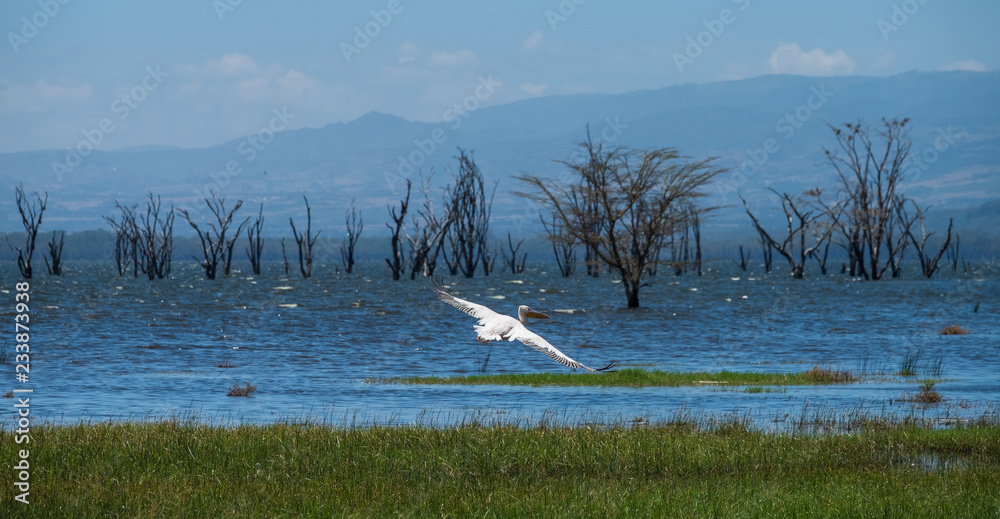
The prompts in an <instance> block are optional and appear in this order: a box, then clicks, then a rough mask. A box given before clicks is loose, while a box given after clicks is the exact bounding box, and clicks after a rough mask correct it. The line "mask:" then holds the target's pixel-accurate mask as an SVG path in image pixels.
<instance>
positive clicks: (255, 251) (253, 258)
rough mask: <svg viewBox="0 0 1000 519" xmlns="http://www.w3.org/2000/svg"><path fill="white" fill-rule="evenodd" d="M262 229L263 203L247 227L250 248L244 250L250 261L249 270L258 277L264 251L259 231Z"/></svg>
mask: <svg viewBox="0 0 1000 519" xmlns="http://www.w3.org/2000/svg"><path fill="white" fill-rule="evenodd" d="M263 227H264V202H261V203H260V210H259V211H257V219H256V220H254V222H253V224H251V225H250V226H249V227H247V239H249V240H250V246H249V247H247V248H246V249H245V250H246V252H247V258H249V259H250V269H251V270H253V273H254V275H260V255H261V253H262V252H263V250H264V241H263V238H261V230H262V229H263Z"/></svg>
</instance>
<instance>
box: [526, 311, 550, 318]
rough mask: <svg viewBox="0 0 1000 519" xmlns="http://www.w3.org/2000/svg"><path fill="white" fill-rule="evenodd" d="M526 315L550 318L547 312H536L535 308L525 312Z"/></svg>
mask: <svg viewBox="0 0 1000 519" xmlns="http://www.w3.org/2000/svg"><path fill="white" fill-rule="evenodd" d="M524 315H525V316H527V317H530V318H532V319H548V318H549V316H547V315H545V314H543V313H541V312H536V311H534V310H528V311H527V312H524Z"/></svg>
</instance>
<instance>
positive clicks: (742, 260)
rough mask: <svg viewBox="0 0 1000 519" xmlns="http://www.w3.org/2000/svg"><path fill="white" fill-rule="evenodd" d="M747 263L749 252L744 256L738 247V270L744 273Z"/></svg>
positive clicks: (741, 249)
mask: <svg viewBox="0 0 1000 519" xmlns="http://www.w3.org/2000/svg"><path fill="white" fill-rule="evenodd" d="M749 263H750V252H749V251H748V252H747V253H746V254H744V253H743V246H742V245H740V261H739V263H737V265H739V266H740V270H742V271H743V272H746V270H747V265H748V264H749Z"/></svg>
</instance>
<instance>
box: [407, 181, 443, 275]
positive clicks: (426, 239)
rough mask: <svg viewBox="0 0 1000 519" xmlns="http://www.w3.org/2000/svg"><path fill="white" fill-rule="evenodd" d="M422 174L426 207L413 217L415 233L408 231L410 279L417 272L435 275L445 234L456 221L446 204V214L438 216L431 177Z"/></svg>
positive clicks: (422, 189) (422, 188)
mask: <svg viewBox="0 0 1000 519" xmlns="http://www.w3.org/2000/svg"><path fill="white" fill-rule="evenodd" d="M433 175H434V172H433V171H432V172H431V174H430V175H429V176H428V178H426V179H424V178H423V176H421V179H420V184H421V186H420V189H421V191H422V192H423V194H424V208H423V209H422V210H419V211H417V215H418V218H414V219H413V234H412V235H411V234H410V233H406V239H407V240H408V241H409V242H410V279H416V277H417V273H421V274H422V275H423V276H424V277H431V276H433V275H434V270H435V269H437V259H438V256H439V255H440V254H441V249H442V247H444V240H445V235H446V234H448V229H450V228H451V224H452V222H453V221H454V213H452V212H451V208H450V207H449V206H448V205H447V204H445V208H444V215H442V216H440V217H439V216H438V215H437V211H435V210H434V202H433V201H432V200H431V197H430V177H432V176H433Z"/></svg>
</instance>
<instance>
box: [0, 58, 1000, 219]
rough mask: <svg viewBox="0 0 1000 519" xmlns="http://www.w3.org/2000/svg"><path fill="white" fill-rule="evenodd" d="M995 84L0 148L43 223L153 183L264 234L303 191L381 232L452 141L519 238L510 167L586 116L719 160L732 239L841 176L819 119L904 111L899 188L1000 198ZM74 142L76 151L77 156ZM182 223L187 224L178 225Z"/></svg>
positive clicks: (935, 78)
mask: <svg viewBox="0 0 1000 519" xmlns="http://www.w3.org/2000/svg"><path fill="white" fill-rule="evenodd" d="M997 92H1000V73H967V72H937V73H909V74H903V75H899V76H893V77H879V78H873V77H827V78H814V77H799V76H763V77H757V78H752V79H746V80H740V81H728V82H718V83H710V84H698V85H696V84H688V85H681V86H674V87H668V88H663V89H659V90H646V91H637V92H630V93H626V94H620V95H596V94H594V95H591V94H579V95H569V96H557V97H542V98H535V99H530V100H525V101H520V102H516V103H512V104H508V105H503V106H494V107H489V108H481V109H478V110H475V111H472V112H466V113H464V114H462V115H457V116H455V117H454V118H451V119H449V120H446V121H442V122H436V123H424V122H412V121H406V120H403V119H400V118H398V117H394V116H391V115H385V114H379V113H369V114H367V115H365V116H363V117H361V118H359V119H357V120H355V121H351V122H349V123H336V124H330V125H328V126H325V127H322V128H315V129H300V130H292V131H285V132H279V133H273V134H272V133H270V132H269V131H264V132H263V133H259V134H256V135H251V136H247V137H245V138H240V139H235V140H232V141H229V142H225V143H222V144H218V145H216V146H212V147H209V148H202V149H178V148H171V147H163V146H142V147H137V148H129V149H122V150H115V151H97V152H92V153H89V154H85V152H86V148H87V146H86V144H84V145H82V146H81V147H80V149H79V150H43V151H31V152H22V153H7V154H0V177H2V178H3V180H4V184H5V185H7V186H14V185H16V184H18V183H22V182H23V183H24V185H25V188H26V189H27V190H28V191H29V192H30V191H35V190H37V191H40V192H41V191H47V192H48V193H49V209H48V211H47V212H46V214H45V223H44V224H43V228H44V229H45V230H51V229H54V228H61V229H67V230H71V231H74V230H84V229H98V228H104V227H106V226H105V224H104V222H103V221H102V220H101V216H103V215H111V214H113V213H114V212H115V210H114V203H115V201H116V200H117V201H119V202H123V203H129V204H131V203H139V204H142V202H143V200H144V198H145V196H146V193H148V192H152V193H154V194H156V195H161V196H162V197H163V198H164V200H165V201H166V202H167V203H173V204H175V205H177V206H183V207H189V208H195V210H196V213H195V214H197V215H198V216H200V217H201V218H204V217H205V216H206V214H205V211H204V210H202V209H201V208H202V207H204V204H203V202H200V200H201V198H202V197H203V196H205V194H207V193H208V191H209V190H215V191H217V192H219V193H220V194H221V195H222V196H224V197H226V199H227V200H228V201H230V204H231V203H234V202H235V201H236V200H237V199H242V200H244V202H245V206H244V209H243V210H242V214H244V215H245V216H249V215H250V214H251V213H254V214H255V213H256V211H257V205H258V204H259V203H261V202H264V212H265V218H266V225H265V234H270V235H276V234H282V235H284V234H290V233H289V232H288V228H289V227H288V218H289V217H290V216H292V217H295V218H296V219H299V218H304V213H305V210H304V204H303V201H302V196H303V195H306V196H308V197H309V201H310V205H311V206H312V213H313V228H314V229H323V230H324V235H325V236H339V235H340V234H341V233H342V232H343V220H344V211H345V209H346V208H347V207H348V205H349V204H350V202H351V200H352V199H354V198H356V199H357V205H358V207H359V208H360V209H361V210H362V211H363V216H364V219H365V222H366V225H367V228H366V232H370V233H381V232H383V231H384V229H385V227H384V225H383V222H385V221H387V212H386V206H387V205H389V204H396V203H397V200H398V198H399V197H400V196H401V195H402V191H401V190H402V188H403V186H404V183H403V182H402V181H401V180H400V177H399V173H400V172H402V173H403V174H404V175H409V178H411V179H413V181H414V184H415V185H414V191H415V192H414V197H415V199H418V198H419V197H420V195H419V192H418V191H417V187H418V182H417V178H418V177H417V174H416V171H418V170H420V171H423V172H424V173H425V174H426V173H427V172H429V171H430V169H431V168H433V169H434V170H435V171H436V172H437V173H436V175H435V176H434V185H435V186H443V185H444V184H445V183H447V182H448V181H449V180H450V174H449V173H448V172H447V170H448V168H449V167H452V166H453V165H454V164H456V161H455V160H454V158H453V156H454V155H455V153H456V148H457V147H462V148H464V149H467V150H473V151H474V152H475V158H476V161H477V163H478V164H479V166H480V167H481V169H482V170H483V172H484V174H485V175H486V176H487V177H488V178H489V179H491V180H495V181H497V182H498V190H497V195H496V205H495V209H494V214H495V216H496V223H495V229H497V230H498V231H501V232H505V231H506V230H507V229H511V230H513V231H514V232H515V233H528V232H533V231H534V230H535V228H536V224H535V222H536V221H537V211H536V210H535V208H533V207H530V206H529V205H528V204H526V203H525V201H524V200H523V199H519V198H517V197H515V196H513V195H512V194H511V192H512V191H515V190H518V189H521V188H522V186H520V185H519V184H518V183H517V182H516V181H515V180H513V179H512V177H513V176H514V175H517V174H520V173H523V172H532V173H539V174H551V175H555V174H558V172H559V171H560V167H559V164H557V163H555V162H554V161H555V160H558V159H566V158H569V157H570V156H571V154H572V153H573V152H574V151H575V149H576V147H575V145H576V143H578V142H579V141H581V140H582V139H584V137H585V127H586V126H587V125H588V124H589V125H590V131H591V134H592V135H593V136H594V138H595V139H599V138H604V139H607V140H611V141H613V143H614V144H622V145H629V146H635V147H652V146H672V147H676V148H678V149H679V150H680V151H681V152H682V153H684V154H686V155H690V156H692V157H697V158H700V157H706V156H717V157H719V165H721V166H727V167H733V168H735V169H736V170H738V171H741V172H742V173H743V175H740V174H739V173H736V172H734V173H733V174H729V175H726V176H725V177H723V178H721V179H720V180H719V181H718V182H717V184H716V186H715V187H714V188H713V190H712V191H713V199H712V201H711V202H712V203H716V204H723V205H728V206H729V207H728V208H725V209H723V210H720V211H719V212H718V214H716V216H714V217H713V219H712V221H711V222H709V223H707V224H706V225H713V226H715V229H716V230H717V232H718V233H719V234H726V233H732V232H734V230H736V229H739V230H740V231H741V232H742V231H743V230H745V229H746V228H747V222H746V221H745V220H746V218H745V215H743V214H742V208H739V207H736V206H738V205H739V201H738V199H737V198H736V196H735V195H736V193H741V194H743V196H744V197H746V198H747V199H748V201H749V202H750V203H751V204H752V205H753V206H754V207H756V208H759V210H760V211H762V212H766V211H767V210H768V208H769V207H771V206H772V204H773V200H772V197H771V196H770V193H769V192H768V191H767V188H768V187H773V188H775V189H779V190H784V191H789V192H801V191H803V190H805V189H807V188H812V187H824V188H832V187H834V186H835V183H834V178H833V176H832V170H831V168H830V167H829V166H828V165H827V164H826V163H825V159H824V158H823V154H822V149H823V148H824V147H834V146H836V141H835V140H834V139H833V137H832V133H831V131H830V129H829V128H828V126H827V123H831V124H841V123H844V122H853V121H857V120H858V119H864V120H865V121H867V122H869V123H871V125H872V126H877V125H878V124H879V121H880V119H881V118H882V117H888V118H893V117H909V118H910V119H911V120H912V134H911V137H912V138H913V147H912V151H911V157H912V158H913V159H914V163H913V167H912V168H911V170H910V174H909V177H908V181H907V182H906V185H905V188H904V191H905V193H906V194H907V195H909V196H912V197H914V198H916V199H918V200H919V201H921V202H922V203H925V204H932V205H933V206H934V207H935V209H936V210H937V211H938V212H941V213H942V214H944V213H946V212H947V210H951V209H955V210H957V209H959V208H968V207H979V206H982V204H983V203H984V202H987V201H989V200H990V199H992V198H1000V102H998V101H997V100H996V93H997ZM81 136H82V137H81V138H83V137H85V136H83V134H81ZM765 148H770V149H771V150H772V151H773V152H767V151H766V150H765ZM77 151H78V152H81V153H79V155H80V156H74V152H77ZM82 155H85V156H82ZM53 163H61V164H63V165H64V166H65V167H60V168H58V169H61V170H62V174H61V175H57V173H56V172H55V171H54V168H53ZM227 168H228V171H227ZM265 171H266V174H265ZM11 191H13V190H11ZM435 196H436V191H435ZM13 201H14V196H13V193H12V192H8V193H7V195H5V196H2V197H0V208H2V211H3V213H2V214H3V219H2V222H3V223H2V225H3V229H2V231H3V232H10V231H17V230H20V220H19V216H18V215H17V212H16V210H15V208H14V204H13ZM983 207H986V208H989V207H993V208H995V207H997V206H996V205H995V204H994V205H992V206H990V205H986V206H983ZM969 221H975V219H970V220H969ZM176 230H177V231H178V232H183V233H187V232H188V231H189V228H188V226H187V224H186V223H184V222H183V221H181V220H178V222H177V226H176ZM706 232H711V231H706Z"/></svg>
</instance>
